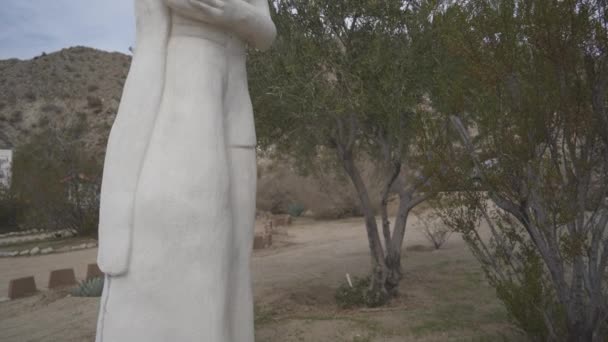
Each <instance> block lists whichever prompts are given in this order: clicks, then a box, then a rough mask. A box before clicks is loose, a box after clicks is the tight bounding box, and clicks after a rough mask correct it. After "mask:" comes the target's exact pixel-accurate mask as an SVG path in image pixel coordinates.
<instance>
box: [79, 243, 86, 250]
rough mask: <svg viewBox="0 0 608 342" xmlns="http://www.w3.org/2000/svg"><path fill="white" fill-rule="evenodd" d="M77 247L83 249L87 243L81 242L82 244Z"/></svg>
mask: <svg viewBox="0 0 608 342" xmlns="http://www.w3.org/2000/svg"><path fill="white" fill-rule="evenodd" d="M78 248H79V249H85V248H87V244H86V243H83V244H82V245H80V246H78Z"/></svg>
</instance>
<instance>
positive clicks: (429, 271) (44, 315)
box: [0, 218, 522, 342]
mask: <svg viewBox="0 0 608 342" xmlns="http://www.w3.org/2000/svg"><path fill="white" fill-rule="evenodd" d="M274 240H275V243H274V245H273V247H271V248H269V249H265V250H261V251H256V252H255V253H254V257H253V264H252V267H253V271H254V292H255V300H256V306H255V310H256V341H258V342H291V341H293V342H296V341H297V342H300V341H301V342H324V341H327V342H329V341H331V342H342V341H344V342H347V341H348V342H364V341H387V342H392V341H395V342H396V341H400V342H402V341H520V340H522V337H521V336H520V335H519V334H518V332H517V330H516V328H515V327H514V326H513V325H512V324H511V323H510V322H509V319H508V316H507V312H506V310H505V308H504V306H503V305H502V304H501V303H500V302H499V301H498V300H497V299H496V296H495V292H494V290H493V289H492V288H491V287H490V286H489V285H488V284H487V282H486V281H485V279H484V276H483V273H482V271H481V269H480V267H479V265H478V263H477V262H476V261H475V259H474V258H473V256H472V255H471V254H470V253H469V251H468V249H467V247H466V245H465V244H464V242H463V241H462V239H461V238H460V237H459V236H457V235H453V236H452V237H451V239H450V240H449V241H448V242H447V244H446V245H445V246H444V247H443V248H442V249H440V250H434V249H433V248H431V247H430V246H431V244H430V242H428V241H427V240H426V239H425V237H424V234H423V229H422V226H421V225H420V224H418V223H417V222H416V219H415V218H412V219H410V222H409V223H408V231H407V235H406V241H405V244H404V249H405V250H404V256H403V261H402V263H403V269H404V279H403V281H402V283H401V287H400V293H401V295H400V297H399V298H397V299H396V300H394V301H393V302H391V304H390V305H389V306H387V307H384V308H380V309H353V310H341V309H339V308H338V306H337V305H336V303H335V300H334V292H335V289H336V288H337V287H338V285H339V284H340V283H341V282H343V281H344V279H345V275H346V273H349V274H350V275H352V276H364V275H366V274H367V273H368V271H369V268H370V257H369V251H368V246H367V240H366V234H365V229H364V226H363V221H362V219H360V218H351V219H345V220H338V221H315V220H312V219H297V220H296V221H295V222H294V224H293V225H291V226H290V227H288V228H282V231H281V232H280V234H279V235H276V236H275V237H274ZM96 252H97V251H96V249H91V250H86V251H78V252H71V253H63V254H53V255H47V256H37V257H19V258H3V259H0V297H2V296H5V294H6V291H7V286H8V282H9V280H10V279H14V278H17V277H20V276H27V275H35V276H36V281H37V284H38V286H39V287H41V286H42V285H44V284H46V281H47V279H46V277H48V271H50V270H52V269H59V268H63V267H73V268H74V269H75V271H76V274H77V277H80V278H84V273H85V267H86V264H88V263H93V262H95V258H96ZM175 286H176V287H177V288H178V289H177V290H178V291H179V279H176V282H175ZM98 303H99V299H98V298H92V299H88V298H74V297H70V296H68V292H66V291H64V292H61V291H42V292H40V293H39V294H38V295H36V296H33V297H29V298H25V299H20V300H14V301H6V302H2V303H0V336H1V338H0V340H2V341H4V342H13V341H14V342H24V341H49V342H50V341H65V342H69V341H93V340H94V335H95V324H96V316H97V310H98Z"/></svg>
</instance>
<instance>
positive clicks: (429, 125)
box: [249, 0, 438, 304]
mask: <svg viewBox="0 0 608 342" xmlns="http://www.w3.org/2000/svg"><path fill="white" fill-rule="evenodd" d="M273 4H274V9H275V13H274V14H273V16H274V20H275V23H276V24H277V28H278V31H279V32H280V35H279V37H278V41H277V43H276V44H275V48H274V49H273V50H272V51H271V52H270V53H268V54H263V55H260V54H255V53H254V54H253V55H252V56H250V57H251V58H250V65H249V69H250V81H251V88H252V95H253V98H254V100H255V103H254V105H255V109H256V118H257V119H256V120H257V130H258V138H259V143H260V146H261V147H262V148H264V149H274V150H276V151H277V152H278V153H280V154H282V155H289V156H291V157H292V158H293V159H294V160H295V161H296V162H297V163H298V164H299V166H301V167H307V166H310V165H317V164H318V162H319V161H321V160H322V161H324V162H327V161H330V162H329V163H330V164H331V165H335V166H337V168H336V169H338V168H339V169H342V170H343V172H345V173H346V175H348V177H349V179H350V180H351V182H352V183H353V186H354V187H355V189H356V191H357V193H358V196H359V202H360V204H361V208H362V211H363V214H364V216H365V221H366V230H367V236H368V239H369V243H370V251H371V254H372V267H373V272H372V273H373V274H372V281H371V289H372V292H374V293H375V294H372V295H376V296H378V300H377V301H375V302H377V303H380V304H381V303H384V302H385V301H386V298H388V296H389V295H390V294H395V293H396V288H397V286H398V284H399V280H400V279H401V263H400V260H401V245H402V242H403V238H404V234H405V226H406V221H407V217H408V214H409V211H410V210H411V209H412V208H413V207H414V206H416V205H417V204H419V203H420V202H422V201H423V200H424V199H426V198H427V197H428V193H427V191H425V187H426V186H427V183H428V182H427V180H428V177H429V175H430V174H432V172H431V171H432V168H430V167H427V164H428V165H431V164H432V163H428V162H427V161H428V159H429V158H430V157H429V152H430V151H431V149H427V147H428V146H430V145H431V143H437V142H433V141H431V140H432V139H429V137H430V136H434V135H430V134H428V133H429V131H432V130H436V129H438V127H437V125H436V124H435V123H434V122H433V121H432V120H428V118H427V117H426V116H425V115H423V112H424V111H423V110H421V109H420V107H419V105H420V104H421V103H423V97H424V95H425V87H424V84H425V82H426V81H427V78H426V77H424V75H425V70H427V68H428V66H430V60H429V59H427V58H425V56H427V55H428V53H429V52H430V51H431V50H430V44H429V41H428V40H426V39H423V36H424V34H423V32H426V31H425V30H423V28H424V25H427V24H425V22H427V20H426V16H427V15H428V13H425V11H427V7H424V6H421V5H420V4H417V3H416V4H414V3H413V2H412V3H408V2H404V1H373V0H350V1H327V2H326V1H304V0H280V1H274V2H273ZM414 5H415V6H414ZM413 142H416V144H413ZM423 143H424V144H423ZM413 146H415V148H412V147H413ZM362 158H371V159H372V160H373V162H374V164H375V165H376V167H377V171H378V174H380V175H381V182H380V183H381V185H380V187H381V188H382V189H381V191H379V192H381V193H382V194H383V196H382V200H381V203H380V204H381V207H382V216H383V220H382V236H383V238H384V240H385V241H384V242H385V244H384V246H386V248H385V247H383V244H382V243H381V240H380V239H381V238H380V236H381V235H380V231H379V227H378V225H377V223H376V217H375V215H376V214H377V213H375V212H374V211H373V209H372V207H373V206H372V200H373V199H372V198H371V196H370V191H369V187H370V182H369V180H365V179H363V177H362V175H361V171H360V168H359V165H358V161H360V160H361V159H362ZM391 194H397V195H398V196H399V200H400V205H399V214H398V215H397V218H396V220H395V222H394V224H393V226H392V227H391V224H390V222H389V220H388V215H387V212H386V206H387V203H388V198H389V196H390V195H391Z"/></svg>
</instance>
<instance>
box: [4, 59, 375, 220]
mask: <svg viewBox="0 0 608 342" xmlns="http://www.w3.org/2000/svg"><path fill="white" fill-rule="evenodd" d="M130 62H131V58H130V57H129V56H127V55H124V54H121V53H109V52H105V51H101V50H95V49H91V48H85V47H73V48H68V49H64V50H61V51H58V52H54V53H49V54H43V55H41V56H38V57H36V58H34V59H31V60H17V59H10V60H0V149H1V148H11V147H18V146H19V145H20V144H22V143H24V142H26V141H27V140H28V139H29V138H30V137H32V136H33V135H34V134H35V133H36V132H40V131H42V130H44V129H47V128H49V127H52V128H54V129H57V130H59V131H64V132H67V130H68V128H69V127H74V126H77V127H81V129H82V132H81V134H78V136H80V137H81V138H79V139H81V140H82V144H83V146H85V148H86V150H87V151H89V152H90V153H92V154H94V155H95V156H96V157H98V158H99V159H98V160H100V161H101V160H102V158H103V156H104V154H105V147H106V142H107V138H108V135H109V132H110V128H111V126H112V123H113V121H114V118H115V116H116V111H117V110H118V104H119V101H120V97H121V95H122V88H123V84H124V80H125V78H126V76H127V72H128V70H129V66H130ZM82 121H84V122H82ZM70 136H72V135H70ZM258 160H259V161H260V163H259V180H258V185H259V186H258V208H259V209H260V210H264V211H273V212H274V211H276V212H278V213H280V212H286V211H288V207H289V205H290V204H291V205H294V204H298V205H303V207H304V209H305V210H306V211H307V212H312V213H313V216H315V217H320V218H337V217H342V216H348V215H351V214H353V213H356V212H357V211H358V206H357V201H356V196H355V194H354V192H353V189H352V187H351V186H350V184H349V183H348V182H345V181H339V180H337V179H336V178H334V177H333V176H327V177H324V179H321V180H319V179H314V178H311V177H302V176H299V175H297V173H296V172H295V171H294V170H293V168H292V167H291V166H290V165H289V164H288V163H283V162H278V163H277V162H274V161H270V160H265V159H264V158H262V157H261V158H259V159H258ZM328 188H331V189H333V190H334V191H327V189H328ZM374 189H376V188H374ZM374 189H373V190H374Z"/></svg>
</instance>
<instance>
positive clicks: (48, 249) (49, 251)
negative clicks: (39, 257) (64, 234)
mask: <svg viewBox="0 0 608 342" xmlns="http://www.w3.org/2000/svg"><path fill="white" fill-rule="evenodd" d="M50 253H53V247H47V248H45V249H43V250H41V251H40V254H50Z"/></svg>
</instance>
